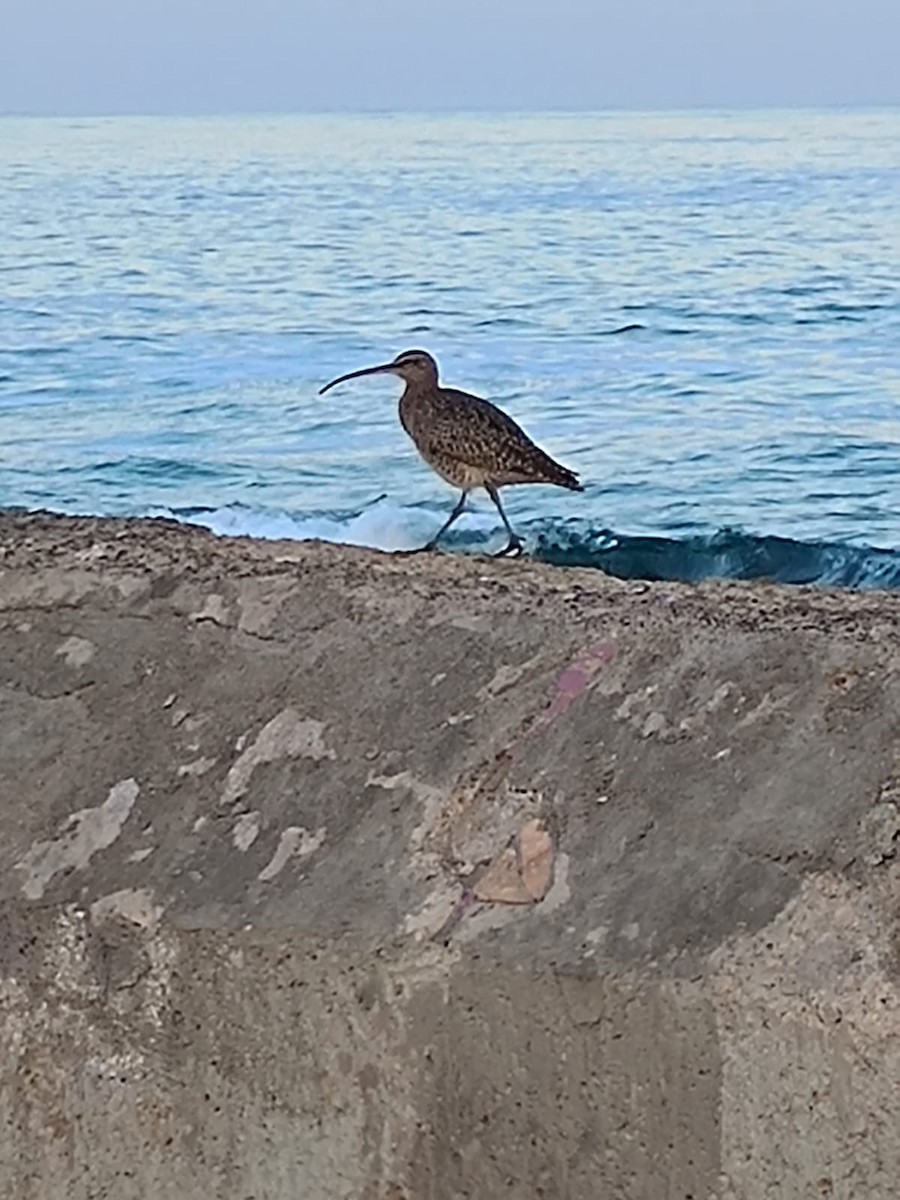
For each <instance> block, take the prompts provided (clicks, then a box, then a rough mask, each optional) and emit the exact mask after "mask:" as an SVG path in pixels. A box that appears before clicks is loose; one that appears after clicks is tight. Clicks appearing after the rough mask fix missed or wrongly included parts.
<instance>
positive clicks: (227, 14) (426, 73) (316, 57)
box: [0, 0, 900, 114]
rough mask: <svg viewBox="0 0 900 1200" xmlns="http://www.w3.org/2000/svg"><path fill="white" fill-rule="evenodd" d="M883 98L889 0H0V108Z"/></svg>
mask: <svg viewBox="0 0 900 1200" xmlns="http://www.w3.org/2000/svg"><path fill="white" fill-rule="evenodd" d="M898 103H900V0H0V112H31V113H67V114H92V113H122V112H124V113H135V112H136V113H157V112H162V113H217V112H238V111H259V110H262V111H303V110H321V109H414V110H423V109H448V108H449V109H454V108H457V109H459V108H461V109H472V108H487V109H519V108H527V109H542V108H571V109H585V108H587V109H594V108H605V107H610V106H612V107H626V108H659V107H663V108H668V107H676V108H678V107H692V106H697V105H702V106H732V105H734V106H752V105H833V104H854V105H857V104H861V105H880V104H898Z"/></svg>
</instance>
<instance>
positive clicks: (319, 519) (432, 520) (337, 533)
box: [146, 502, 497, 551]
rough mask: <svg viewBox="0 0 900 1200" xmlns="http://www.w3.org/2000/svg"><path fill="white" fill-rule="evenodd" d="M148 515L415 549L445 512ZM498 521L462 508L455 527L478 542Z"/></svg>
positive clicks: (229, 529) (264, 534) (231, 532)
mask: <svg viewBox="0 0 900 1200" xmlns="http://www.w3.org/2000/svg"><path fill="white" fill-rule="evenodd" d="M146 515H147V516H153V517H168V518H169V519H170V520H174V521H181V522H182V523H184V524H188V525H200V526H201V527H202V528H204V529H208V530H210V532H212V533H215V534H219V535H220V536H224V537H254V538H266V539H281V538H286V539H289V540H293V541H305V540H307V539H318V540H320V541H325V542H337V543H340V544H343V545H350V546H368V547H369V548H371V549H373V550H387V551H393V550H415V549H416V548H418V547H419V546H424V545H425V543H426V542H428V541H429V540H430V539H431V538H432V537H434V535H435V534H436V533H437V531H438V530H439V529H440V527H441V525H442V524H443V522H444V521H445V520H446V516H447V515H449V514H445V515H441V514H437V513H432V512H428V511H427V510H425V509H421V508H403V507H402V506H401V505H398V504H392V503H390V502H381V503H378V504H374V505H372V506H371V507H370V508H367V509H365V510H364V511H363V512H361V513H357V514H355V515H354V516H351V517H328V516H292V515H291V514H290V513H287V512H278V511H276V510H272V509H256V508H248V507H245V506H244V505H240V504H235V505H225V506H223V507H222V508H215V509H210V510H207V511H204V512H199V513H193V514H185V513H178V512H174V511H173V510H171V509H168V508H154V509H152V510H150V511H148V512H147V514H146ZM496 528H497V522H496V521H495V520H494V519H493V518H492V517H491V515H490V514H488V513H479V512H475V513H471V512H467V513H464V514H463V515H462V516H461V517H460V518H459V521H458V522H457V523H456V525H455V526H454V532H458V533H459V534H463V535H464V534H465V533H466V532H467V531H468V532H470V533H475V534H477V535H479V536H478V541H479V543H481V539H482V538H483V537H484V536H485V535H486V534H490V533H492V532H493V531H494V530H495V529H496Z"/></svg>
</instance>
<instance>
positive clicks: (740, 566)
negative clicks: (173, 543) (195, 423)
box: [146, 497, 900, 589]
mask: <svg viewBox="0 0 900 1200" xmlns="http://www.w3.org/2000/svg"><path fill="white" fill-rule="evenodd" d="M146 515H148V516H161V517H169V518H172V519H175V520H177V521H181V522H185V523H189V524H193V525H200V526H203V527H204V528H206V529H209V530H211V531H212V532H213V533H216V534H220V535H223V536H229V537H256V538H288V539H313V538H314V539H320V540H322V541H328V542H336V543H343V544H345V545H356V546H369V547H372V548H373V549H378V550H386V551H397V550H413V549H416V548H417V547H419V546H422V545H424V544H425V543H426V542H427V541H428V540H429V539H430V538H431V537H432V536H433V535H434V534H435V533H436V532H437V530H438V529H439V528H440V525H441V523H442V521H443V520H444V517H445V515H446V514H445V513H436V512H434V511H432V510H429V509H427V508H420V507H402V506H399V505H396V504H392V503H390V502H385V498H383V497H379V499H378V500H376V501H373V503H372V504H370V505H368V506H367V507H366V508H365V509H363V510H362V511H358V512H355V513H350V514H336V513H331V514H328V513H321V514H291V513H287V512H273V511H271V510H262V509H254V508H251V507H245V506H243V505H229V506H227V507H223V508H192V509H160V508H155V509H152V510H150V511H148V512H147V513H146ZM518 530H519V532H520V533H521V534H522V535H523V537H524V540H525V545H526V550H527V552H528V553H529V554H530V555H531V556H532V557H533V558H534V559H536V560H537V561H539V562H545V563H551V564H553V565H555V566H560V567H593V568H596V569H597V570H600V571H604V572H605V573H606V574H608V575H614V576H617V577H618V578H620V579H647V580H680V581H683V582H688V583H697V582H699V581H701V580H704V579H742V580H752V579H758V580H771V581H772V582H776V583H786V584H820V585H823V586H830V587H847V588H861V589H862V588H869V589H871V588H900V554H898V553H896V552H895V551H892V550H883V549H876V548H871V547H867V546H860V545H852V544H848V543H842V542H803V541H796V540H794V539H793V538H786V537H774V536H764V535H756V534H752V533H746V532H744V531H742V530H739V529H720V530H718V531H716V532H715V533H703V534H691V535H688V536H685V537H680V538H670V537H661V536H660V537H653V536H638V535H628V534H620V533H616V532H614V531H612V530H609V529H602V528H597V527H596V526H595V525H593V524H592V523H591V522H590V521H588V520H586V519H584V518H577V517H576V518H572V519H569V520H565V521H559V520H549V521H548V520H537V521H531V522H525V523H524V524H522V523H521V522H519V523H518ZM503 540H504V538H503V531H502V529H500V528H499V527H498V524H497V522H496V519H495V517H494V516H493V514H491V513H466V514H464V516H463V517H462V518H461V519H460V521H459V522H458V524H457V526H455V527H454V529H453V530H451V532H450V534H449V535H448V536H447V538H446V542H445V547H446V549H447V550H448V551H452V552H457V553H489V552H490V551H492V550H494V549H497V548H498V547H499V546H501V545H502V544H503Z"/></svg>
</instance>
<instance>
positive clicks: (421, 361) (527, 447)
mask: <svg viewBox="0 0 900 1200" xmlns="http://www.w3.org/2000/svg"><path fill="white" fill-rule="evenodd" d="M381 374H391V375H399V376H400V378H401V379H402V380H403V381H404V382H405V384H406V388H405V389H404V392H403V395H402V396H401V397H400V423H401V425H402V426H403V428H404V429H405V430H406V432H407V433H408V434H409V436H410V437H411V438H412V440H413V442H414V443H415V446H416V449H417V450H418V451H419V453H420V454H421V455H422V457H423V458H424V459H425V461H426V462H427V463H428V465H429V466H430V467H431V468H432V469H433V470H435V471H436V472H437V473H438V475H440V476H441V478H442V479H445V480H446V481H447V483H449V484H451V485H452V486H453V487H457V488H459V489H460V491H461V493H462V494H461V496H460V498H459V501H458V502H457V505H456V507H455V508H454V510H453V512H452V513H451V514H450V516H449V518H448V519H447V521H446V522H445V524H444V525H443V527H442V528H441V529H440V530H439V531H438V533H437V534H436V535H435V536H434V537H433V538H432V540H431V541H430V542H429V543H428V545H427V546H426V547H424V549H426V550H431V549H434V547H435V546H436V545H437V542H438V540H439V539H440V538H441V537H442V536H443V534H445V533H446V532H447V530H448V529H449V528H450V526H451V525H452V524H453V522H454V521H455V520H456V518H457V517H458V516H459V515H460V513H462V511H463V509H464V508H465V504H466V497H467V495H468V493H469V492H470V491H471V490H472V489H473V488H477V487H483V488H484V489H485V490H486V491H487V493H488V495H489V496H490V497H491V499H492V500H493V501H494V504H495V505H496V506H497V511H498V512H499V513H500V516H501V518H502V520H503V524H504V526H505V527H506V531H507V533H508V534H509V542H508V543H507V545H506V546H505V547H504V548H503V549H502V550H501V551H500V552H499V554H500V555H503V554H511V553H515V554H518V553H519V552H520V551H521V549H522V543H521V541H520V540H519V538H518V537H517V535H516V534H515V533H514V532H513V529H512V526H511V525H510V523H509V521H508V520H507V517H506V513H505V512H504V511H503V505H502V504H501V503H500V493H499V489H500V488H502V487H509V486H510V485H511V484H520V483H547V484H554V485H556V486H557V487H564V488H569V490H570V491H573V492H580V491H583V490H584V489H583V488H582V486H581V484H580V483H579V482H578V476H577V475H576V474H575V472H574V471H570V470H569V469H568V468H567V467H563V466H561V465H560V464H559V463H558V462H555V461H554V460H553V459H552V458H551V457H550V455H549V454H546V453H545V452H544V451H543V450H542V449H541V448H540V446H537V445H535V443H534V442H533V441H532V440H531V438H530V437H529V436H528V434H527V433H525V431H524V430H523V429H521V428H520V427H519V426H518V425H517V424H516V422H515V421H514V420H513V419H512V417H510V416H507V414H506V413H505V412H503V411H502V410H501V409H499V408H497V406H496V405H494V404H491V403H490V401H488V400H482V399H481V397H480V396H471V395H470V394H469V393H468V392H460V391H457V390H456V389H455V388H445V387H441V386H440V384H439V382H438V367H437V363H436V362H435V360H434V359H433V358H432V357H431V355H430V354H428V353H427V352H426V351H425V350H405V351H404V352H403V353H402V354H398V355H397V357H396V358H395V359H394V361H393V362H389V363H384V364H382V365H381V366H378V367H364V368H363V369H362V370H361V371H351V372H350V373H349V374H348V375H341V376H339V377H338V378H337V379H332V381H331V382H330V383H327V384H326V385H325V387H323V388H322V389H321V391H320V393H319V394H320V395H322V394H324V393H325V392H327V391H328V389H329V388H332V387H334V386H335V384H337V383H343V382H344V380H346V379H356V378H358V377H359V376H361V375H381Z"/></svg>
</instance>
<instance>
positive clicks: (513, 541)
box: [484, 483, 522, 558]
mask: <svg viewBox="0 0 900 1200" xmlns="http://www.w3.org/2000/svg"><path fill="white" fill-rule="evenodd" d="M484 490H485V491H486V492H487V494H488V495H489V496H490V498H491V499H492V500H493V502H494V503H495V504H496V506H497V512H498V513H499V514H500V518H501V520H502V521H503V524H504V525H505V526H506V532H507V533H508V534H509V541H508V542H507V543H506V545H505V546H504V547H503V549H502V550H498V551H497V553H496V554H494V555H493V557H494V558H503V557H504V555H506V554H512V555H518V554H521V553H522V541H521V538H519V537H518V535H517V534H516V532H515V531H514V529H513V527H512V525H510V523H509V520H508V519H507V516H506V513H505V512H504V511H503V505H502V504H501V503H500V493H499V492H498V491H497V489H496V488H495V487H494V485H493V484H492V483H486V484H485V485H484Z"/></svg>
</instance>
